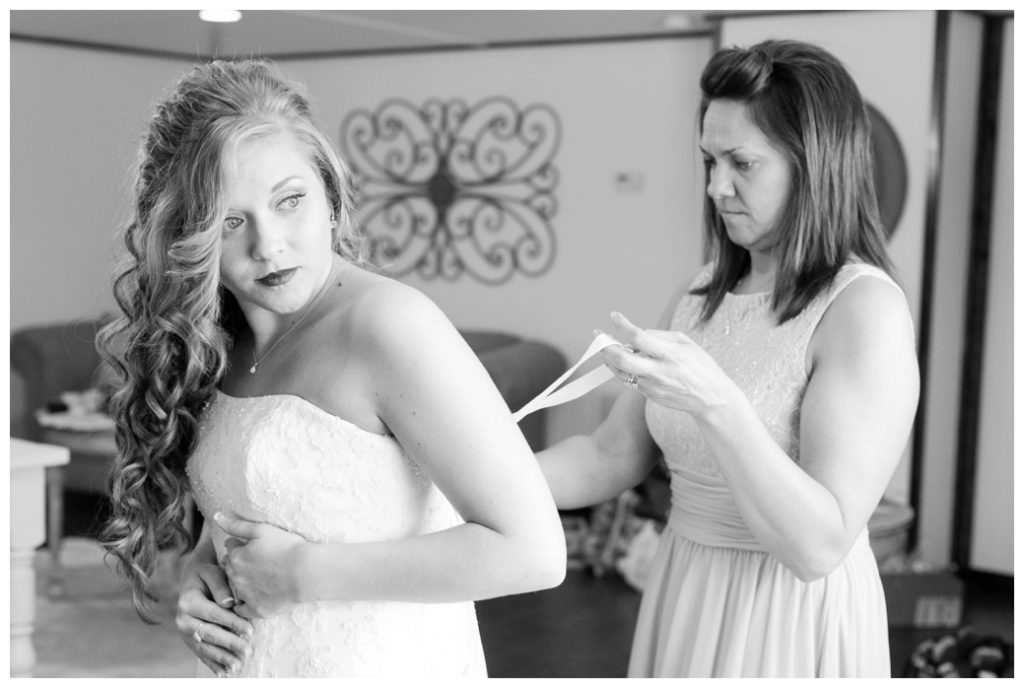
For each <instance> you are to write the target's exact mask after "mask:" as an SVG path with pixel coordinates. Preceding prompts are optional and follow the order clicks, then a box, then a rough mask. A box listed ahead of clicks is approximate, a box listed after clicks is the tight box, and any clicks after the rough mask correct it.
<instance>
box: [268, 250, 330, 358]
mask: <svg viewBox="0 0 1024 688" xmlns="http://www.w3.org/2000/svg"><path fill="white" fill-rule="evenodd" d="M338 272H341V269H340V268H339V269H338V270H337V271H334V270H332V271H331V274H330V275H328V276H327V281H326V282H324V286H322V287H320V291H319V293H317V295H316V296H315V297H313V300H312V301H311V302H310V304H309V305H308V306H306V310H304V311H302V315H300V316H299V319H298V320H296V321H295V322H294V323H292V326H291V327H289V328H288V329H287V330H285V331H284V334H282V335H281V336H280V337H278V338H277V339H276V340H275V341H274V343H273V344H271V345H270V348H269V349H267V350H266V351H264V352H263V355H262V356H260V357H259V358H256V346H255V342H254V343H253V347H252V368H249V374H250V375H255V374H256V368H258V367H259V365H260V363H263V361H264V360H265V359H266V358H267V356H269V355H270V352H271V351H273V350H274V349H275V348H277V345H278V344H280V343H281V340H282V339H284V338H285V337H287V336H288V335H290V334H291V333H292V330H294V329H295V328H296V327H298V326H299V323H301V322H302V321H303V320H305V319H306V316H307V315H309V313H310V312H311V311H312V310H313V309H314V308H316V305H317V304H318V303H319V302H320V299H322V298H323V296H324V294H326V293H327V290H328V289H329V288H330V286H331V282H333V281H334V278H335V277H337V275H338Z"/></svg>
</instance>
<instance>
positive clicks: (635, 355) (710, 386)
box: [601, 313, 739, 418]
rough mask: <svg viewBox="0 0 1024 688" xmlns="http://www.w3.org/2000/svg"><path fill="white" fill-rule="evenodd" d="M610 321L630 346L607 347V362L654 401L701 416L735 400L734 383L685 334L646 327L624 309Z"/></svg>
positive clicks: (618, 375) (630, 383) (620, 375)
mask: <svg viewBox="0 0 1024 688" xmlns="http://www.w3.org/2000/svg"><path fill="white" fill-rule="evenodd" d="M612 323H613V324H614V325H615V329H616V331H617V333H618V334H619V340H620V341H621V342H622V343H623V344H627V345H629V347H631V349H632V350H630V349H628V348H626V347H622V346H610V347H608V348H606V349H604V350H603V351H602V352H601V353H602V355H603V356H604V360H605V365H607V366H608V368H610V369H611V370H612V372H614V373H615V376H616V377H617V378H619V379H620V380H621V381H623V382H624V383H626V384H628V385H630V386H632V387H633V388H634V389H636V390H637V391H638V392H640V393H641V394H643V395H644V396H645V397H647V398H648V399H650V400H651V401H654V402H657V403H658V404H660V405H662V406H666V407H669V408H674V409H678V410H680V411H686V412H687V413H690V414H692V415H694V416H696V417H698V418H699V417H700V416H702V415H703V414H705V413H707V412H710V411H711V410H713V409H715V408H717V407H721V406H723V405H724V404H727V403H730V402H731V401H733V400H735V399H736V398H737V396H736V395H737V394H738V393H739V390H738V388H737V387H736V385H735V383H733V381H732V380H731V379H730V378H729V377H728V376H727V375H726V374H725V373H724V372H723V371H722V369H721V368H720V367H719V366H718V363H716V362H715V360H714V359H713V358H712V357H711V356H710V355H709V354H708V353H707V352H706V351H704V349H702V348H701V347H700V346H699V345H698V344H697V343H695V342H694V341H693V340H692V339H690V338H689V337H687V336H686V335H685V334H683V333H682V332H675V331H667V330H643V329H640V328H639V327H637V326H636V325H634V324H633V323H631V322H630V321H629V320H627V319H626V316H624V315H622V314H621V313H612Z"/></svg>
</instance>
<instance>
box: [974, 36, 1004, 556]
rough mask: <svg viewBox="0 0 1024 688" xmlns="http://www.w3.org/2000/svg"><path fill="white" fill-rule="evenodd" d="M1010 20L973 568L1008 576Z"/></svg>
mask: <svg viewBox="0 0 1024 688" xmlns="http://www.w3.org/2000/svg"><path fill="white" fill-rule="evenodd" d="M1013 83H1014V82H1013V21H1012V20H1010V21H1007V22H1006V26H1005V28H1004V33H1003V74H1002V89H1001V91H1002V92H1001V93H1000V96H999V130H998V132H997V134H996V141H997V145H996V174H995V196H994V198H993V211H992V236H991V242H992V243H991V244H990V251H989V264H988V267H989V281H988V308H987V310H986V314H985V349H984V354H983V356H984V357H983V359H982V360H983V362H982V371H981V372H982V378H981V409H980V411H979V420H978V422H979V427H978V456H977V466H978V473H977V475H976V476H975V484H974V490H975V491H974V523H973V528H972V533H971V552H970V563H971V566H972V568H977V569H981V570H983V571H991V572H995V573H1003V574H1009V575H1011V576H1012V575H1013V542H1014V540H1013V518H1012V515H1013V482H1014V478H1013V458H1014V450H1013V378H1014V376H1013V316H1012V314H1013V312H1014V309H1013V243H1014V242H1013Z"/></svg>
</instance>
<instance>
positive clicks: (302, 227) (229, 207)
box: [100, 61, 565, 677]
mask: <svg viewBox="0 0 1024 688" xmlns="http://www.w3.org/2000/svg"><path fill="white" fill-rule="evenodd" d="M133 201H134V204H133V208H132V214H131V217H130V219H129V222H128V224H127V226H126V230H125V237H124V242H125V246H126V248H127V255H126V258H125V259H124V261H123V263H122V265H120V266H119V268H118V271H117V275H116V279H115V294H116V297H117V300H118V304H119V306H120V308H121V310H122V311H123V314H122V316H121V317H120V318H119V319H118V320H117V321H115V322H114V323H113V324H111V325H110V326H109V327H108V328H107V329H106V330H104V332H103V333H102V334H101V337H100V342H101V348H102V349H103V350H104V352H105V357H106V358H107V359H108V360H109V361H110V362H111V363H112V364H113V365H114V367H115V368H116V370H117V371H118V372H119V373H120V377H121V385H120V388H119V390H118V391H117V393H116V394H115V396H114V398H113V399H112V413H113V415H114V417H115V419H116V422H117V444H118V457H117V461H116V464H115V470H114V474H113V477H112V501H113V516H112V518H111V520H110V521H109V523H108V524H107V527H106V529H105V533H104V542H105V546H106V547H107V549H108V550H109V551H110V552H111V553H112V554H113V555H115V556H116V558H117V559H118V561H119V564H120V569H121V571H122V572H123V573H124V575H125V576H126V577H127V578H128V580H129V581H130V583H131V587H132V592H133V599H134V601H135V605H136V608H137V609H138V610H139V613H140V614H141V615H142V616H143V618H146V619H147V620H148V619H151V618H152V613H151V608H150V606H149V602H148V599H147V583H148V581H149V578H150V576H151V575H152V573H153V568H154V562H155V557H156V554H157V551H158V549H159V548H160V547H164V546H167V545H169V544H174V543H176V542H179V541H182V540H184V541H186V542H189V543H190V544H191V542H190V540H191V534H190V533H186V532H185V530H184V529H183V527H182V525H181V524H182V520H183V516H184V515H185V508H186V504H187V499H186V498H187V495H188V494H189V493H191V494H192V495H193V496H194V498H195V501H196V503H197V505H198V506H199V508H200V510H201V512H202V514H203V516H204V526H203V529H202V533H201V535H200V536H199V538H198V541H197V542H196V543H194V550H193V551H192V553H191V554H190V556H189V557H188V559H187V560H186V563H185V566H184V572H183V577H182V582H181V588H180V595H179V599H178V607H177V615H176V625H177V628H178V630H179V632H180V633H181V635H182V637H183V639H184V640H185V642H186V644H187V645H188V646H189V647H190V648H191V650H192V651H193V652H194V653H195V654H196V655H197V657H198V658H199V660H201V662H202V665H205V668H203V667H202V666H201V669H202V670H203V671H204V672H206V673H208V672H213V673H215V674H217V675H219V676H389V675H415V676H424V677H425V676H440V677H453V676H481V675H486V673H485V672H486V669H485V665H484V659H483V653H482V650H481V645H480V637H479V632H478V630H477V624H476V616H475V612H474V608H473V603H472V601H473V600H478V599H485V598H490V597H496V596H501V595H509V594H513V593H520V592H526V591H531V590H537V589H542V588H547V587H552V586H555V585H558V584H559V583H560V582H561V581H562V579H563V577H564V575H565V544H564V537H563V534H562V530H561V526H560V522H559V519H558V514H557V511H556V509H555V507H554V504H553V502H552V499H551V496H550V494H549V492H548V489H547V486H546V483H545V481H544V478H543V475H542V474H541V472H540V469H539V468H538V467H537V465H536V463H535V462H534V460H533V455H532V453H531V451H530V449H529V446H528V445H527V443H526V441H525V440H524V438H523V436H522V434H521V433H520V432H519V430H518V428H517V427H516V425H515V424H514V422H513V420H512V418H511V416H510V414H509V411H508V408H507V406H506V405H505V403H504V401H503V400H502V398H501V396H500V395H499V393H498V391H497V390H496V389H495V388H494V386H493V384H492V383H491V381H490V378H489V377H488V375H487V373H486V371H485V370H484V369H483V367H482V366H481V364H480V363H479V361H478V359H477V358H476V356H475V355H474V354H473V352H472V351H471V350H470V349H469V347H468V346H467V345H466V344H465V342H464V341H463V340H462V339H461V337H460V336H459V335H458V333H457V331H456V330H455V328H454V327H453V326H452V324H451V323H450V322H449V321H448V320H447V319H446V318H445V316H444V315H443V314H442V313H441V311H440V310H439V309H438V308H437V307H436V306H435V305H434V304H433V303H432V302H430V301H429V300H428V299H427V298H426V297H425V296H423V295H422V294H421V293H419V292H418V291H416V290H414V289H412V288H410V287H407V286H404V285H402V284H400V283H398V282H395V281H393V280H391V279H388V278H387V277H384V276H382V275H381V274H379V273H377V272H376V271H375V270H373V269H372V268H371V267H370V266H369V265H368V264H367V263H366V261H365V260H364V259H363V258H362V257H361V253H360V247H361V244H360V241H359V237H358V235H357V233H356V229H355V226H354V223H353V220H352V217H351V210H352V201H351V192H350V188H349V176H348V173H347V171H346V169H345V167H344V164H343V162H342V161H341V160H340V159H339V157H338V156H337V154H336V153H335V152H334V150H333V149H332V147H331V145H330V143H329V142H328V140H327V139H326V137H325V136H324V135H323V134H322V133H321V132H320V131H319V130H318V129H317V127H316V125H315V124H314V122H313V120H312V117H311V114H310V108H309V104H308V102H307V100H306V99H305V98H304V96H303V95H302V94H301V92H300V90H299V88H298V87H297V86H296V85H294V84H292V83H290V82H289V81H286V80H285V79H283V78H282V77H281V75H280V74H279V73H278V72H277V70H276V69H275V68H274V67H273V66H272V65H270V64H268V63H267V62H262V61H243V62H220V61H218V62H212V63H209V64H204V65H201V66H197V67H195V68H193V69H192V70H191V71H190V72H189V73H187V74H186V75H185V76H183V77H182V78H181V80H180V81H179V82H178V83H177V85H176V86H175V88H174V89H173V90H172V92H171V93H170V94H169V95H168V96H167V97H166V98H165V99H164V100H163V101H162V102H161V103H160V104H159V105H158V106H157V108H156V112H155V114H154V116H153V118H152V120H151V122H150V123H149V128H148V132H147V133H146V135H145V137H144V141H143V143H142V146H141V151H140V155H139V162H138V167H137V170H136V176H135V187H134V199H133Z"/></svg>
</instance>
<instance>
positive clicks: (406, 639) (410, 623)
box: [187, 392, 483, 676]
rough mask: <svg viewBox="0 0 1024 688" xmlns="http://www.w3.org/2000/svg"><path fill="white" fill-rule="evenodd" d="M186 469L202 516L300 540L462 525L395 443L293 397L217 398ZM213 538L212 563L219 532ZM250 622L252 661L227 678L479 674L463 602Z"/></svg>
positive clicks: (397, 535) (350, 607)
mask: <svg viewBox="0 0 1024 688" xmlns="http://www.w3.org/2000/svg"><path fill="white" fill-rule="evenodd" d="M187 471H188V475H189V478H190V481H191V485H192V490H193V494H194V496H195V499H196V503H197V504H198V506H199V508H200V510H201V511H202V513H203V516H204V517H205V518H206V519H210V518H211V517H212V516H213V514H214V513H216V512H217V511H222V512H225V513H229V514H235V515H238V516H241V517H243V518H246V519H249V520H253V521H259V522H264V523H270V524H272V525H275V526H278V527H280V528H283V529H285V530H288V531H291V532H294V533H297V534H299V535H301V536H302V537H304V538H305V539H307V540H309V541H311V542H347V543H358V542H375V541H384V540H398V539H402V538H406V537H410V536H414V535H418V534H421V533H428V532H434V531H438V530H442V529H445V528H449V527H452V526H455V525H457V524H459V523H461V522H462V519H461V518H460V517H459V516H458V513H457V512H456V511H455V509H454V508H453V507H452V506H451V504H450V503H449V502H448V500H447V499H446V498H445V497H444V495H443V494H442V493H441V492H440V490H438V489H437V487H436V486H435V485H434V484H433V483H432V482H431V481H430V480H429V479H428V477H427V476H426V475H425V474H424V473H423V472H422V471H421V470H420V469H419V468H418V467H417V465H416V464H415V463H414V462H413V461H412V460H411V459H410V458H409V457H408V456H407V455H406V453H405V452H404V451H403V449H402V447H401V446H400V445H399V444H398V442H397V441H396V440H395V438H393V437H390V436H386V435H378V434H374V433H371V432H368V431H366V430H363V429H361V428H359V427H358V426H356V425H353V424H352V423H349V422H348V421H345V420H343V419H341V418H338V417H336V416H334V415H332V414H330V413H327V412H326V411H324V410H322V409H320V408H319V407H317V406H315V405H314V404H312V403H310V402H308V401H306V400H304V399H302V398H300V397H296V396H290V395H270V396H260V397H248V398H236V397H230V396H227V395H225V394H222V393H220V392H217V393H216V394H215V396H214V398H213V400H212V402H211V404H210V405H209V407H208V408H207V410H206V412H205V413H204V416H203V419H202V422H201V423H200V428H199V441H198V444H197V446H196V448H195V450H194V451H193V453H192V456H191V457H190V458H189V461H188V465H187ZM212 533H213V535H212V537H213V542H214V546H215V547H216V550H217V555H218V557H220V556H221V555H222V554H223V551H224V548H223V542H224V540H225V539H226V536H225V534H224V532H223V531H221V530H220V529H219V528H216V527H215V526H214V527H213V531H212ZM253 626H254V629H255V633H254V637H253V648H254V651H253V654H252V656H251V658H250V659H249V660H247V661H246V662H244V663H243V666H242V669H241V670H240V671H239V672H238V673H237V674H235V675H236V676H385V675H396V674H398V675H402V674H404V673H416V674H419V675H440V676H458V675H462V674H464V673H466V672H469V673H472V672H473V671H476V670H479V671H483V668H482V653H481V652H480V648H479V633H478V631H477V626H476V616H475V612H474V608H473V604H472V602H465V603H458V604H418V603H404V602H386V601H360V602H324V603H313V604H304V605H300V606H297V607H294V608H292V609H291V610H289V611H288V612H285V613H283V614H281V615H280V616H277V617H273V618H270V619H259V620H256V622H255V623H254V624H253ZM470 665H472V666H470Z"/></svg>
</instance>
